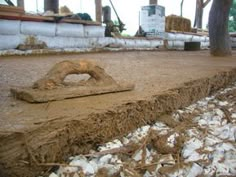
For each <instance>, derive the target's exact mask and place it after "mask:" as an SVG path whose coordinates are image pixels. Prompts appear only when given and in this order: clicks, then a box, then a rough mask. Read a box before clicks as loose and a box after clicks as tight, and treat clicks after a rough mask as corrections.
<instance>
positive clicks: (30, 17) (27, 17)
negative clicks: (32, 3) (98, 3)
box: [0, 11, 101, 25]
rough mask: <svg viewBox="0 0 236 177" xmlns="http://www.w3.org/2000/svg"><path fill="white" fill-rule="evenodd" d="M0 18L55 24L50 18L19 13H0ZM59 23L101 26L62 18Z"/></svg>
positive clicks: (95, 23) (91, 22)
mask: <svg viewBox="0 0 236 177" xmlns="http://www.w3.org/2000/svg"><path fill="white" fill-rule="evenodd" d="M0 18H1V19H7V20H22V21H35V22H42V21H48V22H55V18H54V17H52V16H39V15H29V14H19V13H9V12H1V11H0ZM59 22H64V23H75V24H84V25H101V23H98V22H93V21H86V20H78V19H69V18H63V19H62V20H60V21H59Z"/></svg>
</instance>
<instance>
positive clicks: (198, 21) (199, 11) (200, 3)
mask: <svg viewBox="0 0 236 177" xmlns="http://www.w3.org/2000/svg"><path fill="white" fill-rule="evenodd" d="M210 1H211V0H206V1H205V2H204V0H196V11H195V20H194V25H193V26H194V27H197V28H200V29H201V28H202V17H203V12H204V8H205V7H206V6H207V4H209V2H210Z"/></svg>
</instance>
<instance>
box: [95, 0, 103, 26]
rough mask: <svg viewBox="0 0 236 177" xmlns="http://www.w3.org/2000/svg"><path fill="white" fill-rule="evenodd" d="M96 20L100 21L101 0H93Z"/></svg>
mask: <svg viewBox="0 0 236 177" xmlns="http://www.w3.org/2000/svg"><path fill="white" fill-rule="evenodd" d="M95 9H96V21H97V22H100V23H102V0H95Z"/></svg>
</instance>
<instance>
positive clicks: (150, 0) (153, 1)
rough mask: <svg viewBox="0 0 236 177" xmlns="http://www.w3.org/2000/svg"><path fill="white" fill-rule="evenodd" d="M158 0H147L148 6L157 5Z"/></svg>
mask: <svg viewBox="0 0 236 177" xmlns="http://www.w3.org/2000/svg"><path fill="white" fill-rule="evenodd" d="M157 4H158V0H149V5H157Z"/></svg>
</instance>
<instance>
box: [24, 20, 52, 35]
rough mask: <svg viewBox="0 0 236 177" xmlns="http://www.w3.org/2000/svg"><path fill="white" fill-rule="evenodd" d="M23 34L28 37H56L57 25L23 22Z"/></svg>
mask: <svg viewBox="0 0 236 177" xmlns="http://www.w3.org/2000/svg"><path fill="white" fill-rule="evenodd" d="M21 33H22V34H26V35H42V36H55V35H56V23H46V22H21Z"/></svg>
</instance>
